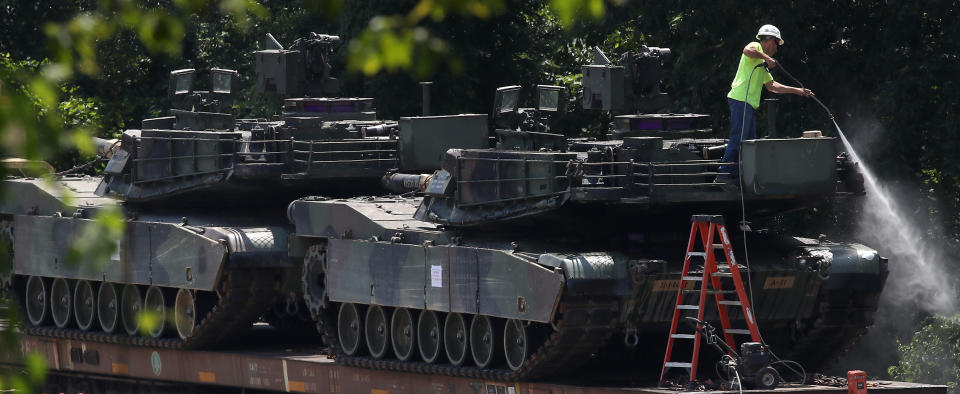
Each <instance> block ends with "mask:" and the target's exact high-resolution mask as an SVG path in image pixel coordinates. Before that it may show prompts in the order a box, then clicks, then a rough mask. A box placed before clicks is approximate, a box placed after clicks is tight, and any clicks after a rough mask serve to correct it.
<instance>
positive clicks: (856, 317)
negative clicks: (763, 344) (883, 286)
mask: <svg viewBox="0 0 960 394" xmlns="http://www.w3.org/2000/svg"><path fill="white" fill-rule="evenodd" d="M878 297H879V295H878V294H876V293H865V292H857V291H849V292H847V291H834V292H830V293H827V294H824V295H823V297H822V298H821V300H820V305H819V314H818V315H817V316H816V317H815V318H813V319H812V321H809V323H808V324H807V325H806V327H802V328H801V329H800V330H799V332H796V331H795V334H799V335H794V336H793V338H794V340H793V343H792V345H788V346H787V347H785V348H781V349H788V350H787V351H786V352H783V353H782V355H781V357H783V358H785V359H790V360H794V361H798V362H800V363H801V364H802V365H803V366H804V367H806V368H808V369H811V368H812V370H815V371H819V370H821V369H823V368H824V367H828V366H830V365H831V364H832V363H833V362H836V360H837V359H838V358H839V357H840V355H841V354H843V352H844V351H846V350H848V349H849V348H850V347H851V346H853V344H854V343H856V341H857V339H859V338H860V337H861V336H863V335H864V334H865V333H866V331H867V327H869V326H871V325H873V314H874V312H876V310H877V298H878ZM781 346H783V345H781ZM773 349H774V351H776V350H778V349H777V347H774V348H773ZM824 349H836V350H838V351H824Z"/></svg>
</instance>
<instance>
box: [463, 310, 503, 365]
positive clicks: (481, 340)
mask: <svg viewBox="0 0 960 394" xmlns="http://www.w3.org/2000/svg"><path fill="white" fill-rule="evenodd" d="M497 349H499V346H498V341H497V334H496V332H495V331H494V329H493V319H492V318H490V317H489V316H482V315H477V316H474V317H473V321H472V322H471V323H470V354H471V355H473V362H474V363H476V364H477V366H478V367H480V368H486V367H489V366H490V365H491V364H493V360H494V358H495V357H494V356H496V354H497Z"/></svg>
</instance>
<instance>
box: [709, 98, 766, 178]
mask: <svg viewBox="0 0 960 394" xmlns="http://www.w3.org/2000/svg"><path fill="white" fill-rule="evenodd" d="M727 104H728V105H730V140H729V141H728V142H727V150H726V151H724V152H723V160H722V161H723V162H724V163H734V164H732V165H722V166H720V167H719V168H718V169H717V172H726V173H728V174H730V175H725V174H721V175H720V176H719V177H717V178H718V179H721V180H723V179H724V178H726V177H729V178H737V177H738V176H739V174H740V171H739V164H740V140H741V138H740V134H741V133H743V139H745V140H752V139H756V138H757V116H756V111H755V110H754V109H753V106H751V105H750V104H747V103H745V102H743V101H739V100H734V99H732V98H729V97H727ZM744 112H746V113H744Z"/></svg>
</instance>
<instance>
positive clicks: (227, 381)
mask: <svg viewBox="0 0 960 394" xmlns="http://www.w3.org/2000/svg"><path fill="white" fill-rule="evenodd" d="M23 347H24V349H25V350H27V351H37V352H40V353H41V354H43V355H45V356H46V358H47V360H48V365H47V366H48V368H49V371H50V372H51V373H52V374H53V375H55V376H60V377H67V378H69V377H75V378H80V379H91V380H97V379H105V380H112V381H126V382H137V383H136V384H139V386H137V385H133V386H129V387H147V386H150V387H155V386H161V387H163V386H171V385H181V386H194V387H197V388H201V389H202V388H203V387H207V388H209V389H217V388H219V389H241V390H243V391H261V390H262V391H266V392H302V393H371V394H387V393H436V394H456V393H471V394H472V393H478V394H479V393H490V394H516V393H531V394H533V393H536V394H558V393H578V394H606V393H675V392H677V391H674V390H664V389H655V388H642V387H595V386H588V385H571V384H558V383H547V382H536V383H530V382H519V383H516V382H493V381H485V380H481V379H471V378H455V377H447V376H440V375H422V374H414V373H401V372H390V371H377V370H369V369H363V368H355V367H348V366H343V365H337V364H336V363H334V361H333V360H332V359H330V358H327V357H326V356H324V355H323V354H322V353H321V352H320V351H319V349H295V350H294V349H279V350H270V351H248V350H243V351H240V350H237V351H188V350H166V349H153V348H145V347H132V346H123V345H114V344H105V343H96V342H82V341H76V340H67V339H60V338H48V337H40V336H25V337H24V338H23ZM871 383H875V384H874V385H872V387H869V390H871V391H882V392H884V393H887V394H894V393H916V394H945V393H946V386H938V385H926V384H914V383H904V382H873V381H871ZM66 391H71V390H66ZM95 391H97V390H88V392H95ZM150 391H151V392H156V390H153V389H151V390H150ZM775 391H776V392H780V393H843V392H846V391H847V389H846V387H829V386H810V385H805V386H797V385H791V386H788V387H781V388H778V389H777V390H775ZM77 392H81V391H80V390H77ZM238 392H239V390H238ZM752 392H754V393H760V392H761V391H752ZM715 393H719V392H717V391H715Z"/></svg>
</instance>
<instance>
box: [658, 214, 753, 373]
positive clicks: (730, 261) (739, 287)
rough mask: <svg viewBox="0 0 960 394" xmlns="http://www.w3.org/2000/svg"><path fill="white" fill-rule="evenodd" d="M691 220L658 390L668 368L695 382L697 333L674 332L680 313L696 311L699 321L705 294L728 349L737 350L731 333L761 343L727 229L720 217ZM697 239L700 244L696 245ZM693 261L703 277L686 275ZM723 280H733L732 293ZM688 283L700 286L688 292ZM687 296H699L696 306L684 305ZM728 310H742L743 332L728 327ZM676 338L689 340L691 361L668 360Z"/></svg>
mask: <svg viewBox="0 0 960 394" xmlns="http://www.w3.org/2000/svg"><path fill="white" fill-rule="evenodd" d="M691 221H692V222H693V224H692V225H691V226H690V240H689V241H688V242H687V253H686V255H684V259H683V271H682V273H681V276H680V288H679V289H678V290H677V302H676V305H675V308H674V310H673V320H672V321H671V322H670V335H669V336H668V337H667V351H666V354H665V355H664V356H663V370H662V371H661V372H660V387H663V386H664V383H665V381H664V379H665V378H666V376H667V370H668V369H670V368H687V369H689V370H690V381H691V382H693V381H695V380H696V378H697V361H698V360H699V358H700V343H701V337H700V333H699V332H696V331H695V330H692V329H691V331H692V332H690V333H678V332H677V328H678V325H679V324H678V323H679V321H680V318H681V317H683V316H681V314H682V313H684V312H687V311H696V312H697V314H696V316H697V319H699V320H703V317H704V312H705V311H706V303H707V294H713V296H714V300H715V301H716V303H717V312H718V314H719V315H720V323H721V327H723V337H724V340H725V341H726V342H727V344H728V345H730V347H731V348H733V349H736V348H737V347H736V342H735V341H734V340H733V335H734V334H740V335H750V337H751V338H752V340H753V341H754V342H762V341H761V339H760V331H758V330H757V322H756V320H755V319H754V316H753V310H752V309H751V308H750V302H749V298H748V297H747V292H746V290H745V289H744V287H743V280H742V279H740V269H739V268H738V267H737V261H736V260H735V259H734V258H733V247H732V246H730V237H729V236H728V235H727V228H726V226H724V224H723V216H720V215H693V216H692V217H691ZM718 233H719V234H720V243H718V244H715V243H714V239H715V238H714V236H715V235H716V234H718ZM698 238H699V239H700V242H697V239H698ZM718 249H723V253H722V255H721V257H723V258H724V260H725V261H726V266H725V267H724V268H725V269H724V270H720V269H719V268H718V266H717V258H716V256H715V255H714V250H718ZM694 258H697V259H703V275H689V272H690V261H691V260H692V259H694ZM724 278H730V279H732V280H733V286H734V290H724V289H723V286H722V282H721V279H724ZM689 282H693V283H696V282H700V284H701V286H700V288H699V289H690V290H688V289H687V288H686V287H687V286H686V285H687V284H688V283H689ZM688 294H689V295H693V294H699V299H698V301H696V304H693V303H684V299H685V298H687V299H689V298H692V297H685V295H688ZM725 294H730V295H731V296H732V297H731V298H730V299H728V298H724V295H725ZM728 307H739V308H742V309H743V315H744V317H745V318H746V319H745V320H746V322H747V329H735V328H731V327H730V315H729V313H728V311H727V308H728ZM687 316H690V315H687ZM678 339H682V340H689V339H692V340H693V358H692V359H691V361H672V360H671V359H670V357H671V355H672V353H673V345H674V343H675V341H676V340H678Z"/></svg>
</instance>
